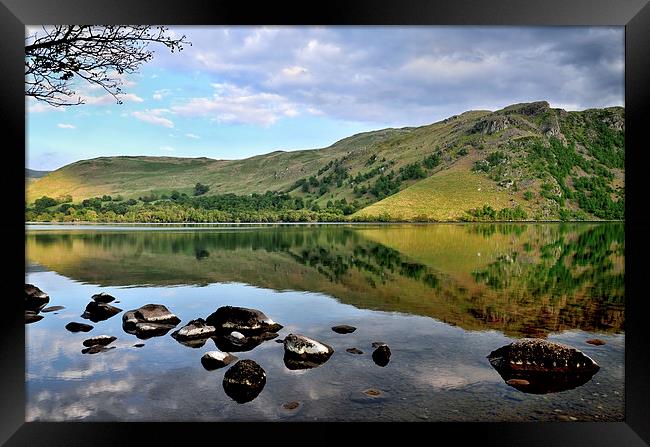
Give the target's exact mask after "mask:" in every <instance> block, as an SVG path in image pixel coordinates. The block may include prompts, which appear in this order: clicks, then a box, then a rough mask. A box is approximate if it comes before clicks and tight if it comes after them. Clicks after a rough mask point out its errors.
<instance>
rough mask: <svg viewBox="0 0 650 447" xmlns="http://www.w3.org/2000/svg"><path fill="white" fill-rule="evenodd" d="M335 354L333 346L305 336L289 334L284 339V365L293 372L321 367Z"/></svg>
mask: <svg viewBox="0 0 650 447" xmlns="http://www.w3.org/2000/svg"><path fill="white" fill-rule="evenodd" d="M333 353H334V349H333V348H332V347H331V346H329V345H326V344H325V343H321V342H319V341H316V340H314V339H311V338H309V337H305V336H304V335H297V334H289V335H287V336H286V337H285V338H284V364H285V366H286V367H287V368H289V369H292V370H295V369H308V368H315V367H317V366H320V365H322V364H323V363H325V362H326V361H327V360H329V358H330V357H331V355H332V354H333Z"/></svg>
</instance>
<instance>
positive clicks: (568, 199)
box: [28, 101, 625, 220]
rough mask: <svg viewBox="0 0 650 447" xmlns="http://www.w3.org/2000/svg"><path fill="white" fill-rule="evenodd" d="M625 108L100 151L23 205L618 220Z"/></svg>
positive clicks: (37, 187) (478, 116)
mask: <svg viewBox="0 0 650 447" xmlns="http://www.w3.org/2000/svg"><path fill="white" fill-rule="evenodd" d="M624 123H625V120H624V109H623V108H621V107H611V108H606V109H591V110H585V111H579V112H567V111H564V110H561V109H553V108H550V107H549V104H548V103H547V102H543V101H542V102H534V103H525V104H515V105H512V106H509V107H506V108H504V109H502V110H498V111H495V112H490V111H470V112H465V113H463V114H461V115H457V116H453V117H450V118H447V119H445V120H443V121H440V122H437V123H434V124H431V125H427V126H422V127H410V128H402V129H384V130H379V131H375V132H367V133H362V134H357V135H354V136H351V137H349V138H346V139H343V140H341V141H338V142H337V143H335V144H333V145H332V146H329V147H327V148H324V149H314V150H303V151H293V152H283V151H276V152H272V153H269V154H265V155H260V156H256V157H252V158H248V159H244V160H213V159H208V158H196V159H183V158H169V157H101V158H96V159H92V160H84V161H79V162H76V163H73V164H70V165H67V166H65V167H63V168H61V169H58V170H56V171H54V172H52V173H50V174H48V175H46V176H45V177H43V178H41V179H39V180H37V181H34V182H31V183H30V185H29V188H28V201H30V202H33V201H34V200H35V199H37V198H39V197H42V196H48V197H53V198H57V197H63V196H66V195H70V196H72V199H73V201H75V202H76V201H80V200H82V199H85V198H89V197H96V196H102V195H105V194H106V195H112V196H116V195H119V196H122V197H123V198H124V199H129V198H134V199H137V198H139V197H142V196H146V195H149V196H160V197H163V196H166V195H170V194H171V193H172V191H174V190H176V191H179V192H180V193H183V192H185V193H187V194H190V195H191V194H192V192H193V190H194V185H195V184H196V183H197V182H200V183H202V184H205V185H208V186H209V187H210V189H209V191H208V192H207V195H220V194H226V193H234V194H237V195H248V194H251V193H264V192H265V191H281V192H287V193H289V194H290V195H291V196H294V197H299V198H302V199H303V201H304V203H305V207H306V208H310V209H325V208H327V207H328V206H330V207H331V206H338V207H342V206H343V204H345V208H346V210H347V211H348V214H349V213H352V212H354V214H353V215H352V218H353V219H359V220H364V219H372V220H377V219H379V220H396V219H399V220H475V219H477V220H486V219H487V220H490V219H496V220H509V219H508V217H510V218H513V219H516V220H524V219H538V220H555V219H622V218H623V217H624V203H625V202H624V191H625V175H624V165H625V145H624Z"/></svg>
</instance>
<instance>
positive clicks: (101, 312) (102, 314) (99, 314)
mask: <svg viewBox="0 0 650 447" xmlns="http://www.w3.org/2000/svg"><path fill="white" fill-rule="evenodd" d="M120 312H122V309H120V308H118V307H115V306H111V305H110V304H106V303H98V302H96V301H91V302H90V303H88V305H87V306H86V310H85V311H84V313H83V314H81V318H85V319H86V320H90V321H92V322H93V323H99V322H100V321H104V320H108V319H109V318H111V317H113V316H115V315H117V314H119V313H120Z"/></svg>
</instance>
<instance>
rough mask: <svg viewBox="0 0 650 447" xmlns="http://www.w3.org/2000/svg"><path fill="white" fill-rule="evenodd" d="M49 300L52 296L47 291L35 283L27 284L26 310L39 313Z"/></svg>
mask: <svg viewBox="0 0 650 447" xmlns="http://www.w3.org/2000/svg"><path fill="white" fill-rule="evenodd" d="M49 302H50V297H49V295H48V294H47V293H45V292H43V291H42V290H41V289H39V288H38V287H36V286H35V285H33V284H25V310H29V311H32V312H34V313H38V312H39V311H40V310H41V309H42V308H44V307H45V306H46V305H47V303H49ZM39 320H40V318H39Z"/></svg>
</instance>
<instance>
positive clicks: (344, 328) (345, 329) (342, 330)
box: [332, 324, 357, 334]
mask: <svg viewBox="0 0 650 447" xmlns="http://www.w3.org/2000/svg"><path fill="white" fill-rule="evenodd" d="M332 330H333V331H334V332H336V333H337V334H350V333H352V332H354V331H356V330H357V328H355V327H354V326H348V325H347V324H340V325H338V326H333V327H332Z"/></svg>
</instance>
